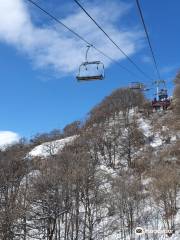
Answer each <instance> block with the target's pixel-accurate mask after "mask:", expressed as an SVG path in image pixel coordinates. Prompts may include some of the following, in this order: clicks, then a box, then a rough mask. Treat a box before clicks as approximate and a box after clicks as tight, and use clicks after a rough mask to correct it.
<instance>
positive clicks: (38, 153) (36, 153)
mask: <svg viewBox="0 0 180 240" xmlns="http://www.w3.org/2000/svg"><path fill="white" fill-rule="evenodd" d="M76 137H77V136H71V137H67V138H64V139H60V140H55V141H51V142H45V143H43V144H41V145H39V146H37V147H35V148H34V149H32V150H31V151H30V153H29V155H30V156H31V157H48V156H50V155H55V154H57V153H58V151H60V150H62V149H63V148H64V146H65V145H66V144H69V143H72V142H73V140H74V139H75V138H76Z"/></svg>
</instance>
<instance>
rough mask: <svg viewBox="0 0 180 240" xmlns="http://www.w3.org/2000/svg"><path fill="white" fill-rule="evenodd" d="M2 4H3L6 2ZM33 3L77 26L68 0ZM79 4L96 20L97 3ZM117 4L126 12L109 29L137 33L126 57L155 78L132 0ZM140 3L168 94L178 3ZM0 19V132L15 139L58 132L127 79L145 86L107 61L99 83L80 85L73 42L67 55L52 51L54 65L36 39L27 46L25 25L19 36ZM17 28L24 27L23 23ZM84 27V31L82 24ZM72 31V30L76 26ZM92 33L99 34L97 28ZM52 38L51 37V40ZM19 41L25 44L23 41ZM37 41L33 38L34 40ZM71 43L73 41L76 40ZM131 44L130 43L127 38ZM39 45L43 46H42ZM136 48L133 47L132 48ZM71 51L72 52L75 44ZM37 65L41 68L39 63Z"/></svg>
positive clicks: (179, 37)
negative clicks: (126, 7) (134, 43)
mask: <svg viewBox="0 0 180 240" xmlns="http://www.w3.org/2000/svg"><path fill="white" fill-rule="evenodd" d="M4 1H5V2H6V1H7V0H4ZM7 2H8V1H7ZM15 2H17V4H19V3H21V4H23V6H24V5H25V6H26V8H25V10H26V14H29V16H31V24H33V26H36V28H37V29H40V28H43V27H44V26H46V25H47V26H48V29H51V25H52V24H53V22H52V21H51V20H49V19H48V18H46V17H45V16H44V15H42V13H40V12H39V11H37V10H35V9H34V8H33V7H31V6H30V5H29V4H27V1H26V0H24V1H23V0H16V1H15ZM36 2H38V3H40V4H41V5H42V6H44V7H45V8H46V9H49V10H50V11H51V12H53V11H54V14H56V16H58V17H59V18H63V19H65V21H66V23H69V24H71V22H73V24H74V21H75V20H77V24H78V21H79V20H78V19H76V18H73V17H72V16H74V15H75V14H77V13H79V11H80V10H79V9H78V7H77V6H76V5H75V4H74V3H73V1H72V0H68V1H67V3H66V5H63V4H64V3H63V2H64V1H62V0H61V1H56V0H52V1H51V4H49V5H46V4H44V5H43V2H44V1H37V0H36ZM81 2H82V3H83V4H84V6H86V7H88V8H89V9H90V10H91V9H92V11H91V13H92V15H93V13H94V16H96V14H95V13H96V12H95V10H96V7H97V8H100V7H101V5H98V4H97V2H98V0H96V1H95V0H93V1H89V3H88V1H81ZM108 2H109V3H110V1H106V8H107V5H108ZM111 2H114V3H115V4H116V3H117V1H116V0H111ZM122 2H124V5H123V7H124V8H125V6H126V5H127V6H128V8H129V10H128V11H127V10H124V11H127V12H126V14H124V15H123V16H122V17H120V20H117V19H118V17H117V19H116V20H115V21H114V22H113V21H112V22H111V26H112V25H113V24H114V25H115V28H116V30H117V29H119V30H120V31H121V30H122V29H123V30H128V31H131V30H132V29H133V30H132V31H134V30H135V29H137V32H140V33H139V35H140V36H139V35H138V40H134V41H136V42H138V43H137V45H135V49H134V50H133V51H134V52H133V53H132V54H131V58H132V59H133V60H134V61H136V62H137V63H138V64H139V66H140V67H141V68H142V69H143V70H144V71H146V72H147V73H148V74H149V75H151V76H153V77H154V78H155V75H154V72H153V66H152V65H151V64H150V63H149V61H150V53H149V49H148V45H147V44H146V42H145V41H144V40H143V39H144V38H143V36H141V35H142V34H143V32H141V30H142V26H141V22H140V19H139V16H138V13H137V9H136V6H135V4H134V3H135V1H132V0H131V1H127V0H122ZM57 3H59V5H60V6H58V5H57ZM101 3H102V11H104V10H106V12H104V14H107V15H108V14H109V18H111V16H112V14H113V13H112V12H108V9H106V8H105V7H104V6H103V1H101ZM0 4H1V3H0ZM141 5H142V8H143V12H144V17H145V20H146V23H147V26H148V29H149V33H150V37H151V40H152V44H153V47H154V51H155V53H156V56H157V61H158V64H159V69H160V71H161V73H162V77H163V78H164V79H166V80H167V82H168V87H169V90H170V94H172V89H173V85H172V80H173V78H174V76H175V73H176V71H177V69H178V67H179V65H180V61H179V53H180V52H179V49H180V46H179V45H180V44H179V43H180V31H179V29H180V16H179V9H180V1H179V0H173V1H172V0H166V1H164V0H152V1H147V0H141ZM7 7H8V6H7ZM113 7H114V6H112V9H113ZM0 8H1V6H0ZM13 9H14V7H13ZM20 9H21V8H20ZM21 10H22V9H21ZM18 11H19V10H18V9H17V13H18ZM66 11H67V13H66ZM116 11H118V9H116ZM119 11H120V7H119ZM22 12H23V10H22ZM22 15H23V14H22ZM84 17H86V16H84ZM71 18H72V19H71ZM74 19H75V20H74ZM0 20H1V22H2V21H4V22H3V26H5V28H6V29H5V30H4V29H2V26H0V53H1V57H0V69H1V94H0V109H1V118H0V131H6V130H8V131H13V132H16V133H18V134H19V135H20V136H25V137H30V136H32V135H34V134H35V133H37V132H47V131H50V130H52V129H54V128H61V129H62V128H63V127H64V126H65V125H66V124H68V123H70V122H72V121H74V120H76V119H83V118H84V117H85V116H86V114H87V113H88V111H89V110H90V109H91V108H92V107H93V106H94V105H95V104H97V103H98V102H100V101H101V100H102V99H103V98H104V97H105V96H107V95H109V94H110V93H111V92H112V91H113V90H114V89H116V88H119V87H122V86H126V85H128V84H129V83H130V82H131V81H143V82H146V83H149V84H151V83H150V82H148V80H147V79H145V78H144V77H143V76H141V74H139V73H138V72H137V74H138V76H139V77H137V78H136V77H134V78H133V77H131V76H130V75H129V74H128V73H126V72H125V71H123V70H121V69H120V68H119V67H118V66H117V65H116V64H109V62H107V63H106V79H105V80H104V81H99V82H91V83H82V84H80V83H78V82H77V81H76V79H75V72H76V70H75V67H74V66H76V64H77V63H74V62H75V60H76V52H75V53H74V52H73V51H74V49H73V47H74V44H73V42H72V43H71V45H70V46H71V47H70V48H67V50H66V53H67V51H68V54H66V53H64V52H62V53H61V49H59V50H58V51H59V55H57V62H58V61H59V63H58V64H57V65H56V63H54V59H53V61H50V60H49V59H51V57H52V55H51V54H49V52H43V54H42V55H41V51H44V49H43V50H42V49H41V50H40V47H38V46H35V45H36V44H35V43H34V42H35V39H36V37H34V38H35V39H33V44H32V46H30V47H29V42H28V41H27V39H26V38H25V39H24V38H23V36H25V35H26V34H27V35H28V34H29V33H26V32H25V27H24V28H23V31H24V32H22V30H19V28H18V24H17V26H16V22H15V23H14V24H15V28H13V27H11V26H10V27H9V23H8V21H7V19H6V18H5V19H0ZM12 21H13V19H12ZM98 21H99V23H101V18H100V19H98ZM104 23H105V20H104ZM23 24H24V26H26V22H25V23H23ZM28 24H29V23H28ZM73 24H72V26H73ZM81 24H82V23H81ZM1 25H2V23H1ZM29 25H30V24H29ZM102 25H103V23H102ZM103 26H104V25H103ZM16 27H17V31H19V33H18V34H19V35H18V36H15V35H16V33H14V32H13V30H14V31H16ZM85 27H87V28H88V25H87V26H85ZM85 27H84V28H85ZM109 27H110V26H108V28H109ZM8 28H10V30H8V31H7V29H8ZM30 28H31V27H29V29H30ZM52 28H53V29H56V30H57V32H58V33H59V32H61V30H62V28H61V27H60V28H58V27H57V26H54V25H53V26H52ZM104 28H105V26H104ZM75 29H76V30H77V31H78V28H77V27H76V26H75ZM29 31H31V30H29ZM33 31H34V30H33ZM54 31H55V30H54ZM62 31H64V30H62ZM107 31H108V29H107ZM84 32H85V30H84ZM84 32H82V34H84ZM23 34H24V35H23ZM92 34H93V33H92ZM97 34H99V32H98V30H97ZM22 35H23V36H22ZM31 35H33V34H31ZM65 35H66V37H67V38H68V37H71V36H70V35H68V36H67V33H65ZM38 36H39V35H38ZM55 37H56V38H57V36H55ZM84 37H85V38H86V37H87V38H88V37H89V35H88V34H87V36H86V35H85V34H84ZM117 37H118V34H117ZM60 38H63V34H61V36H60ZM101 38H102V35H101ZM101 38H100V39H101ZM104 38H105V37H104ZM19 39H21V40H19ZM23 41H25V43H24V42H23ZM37 41H39V40H38V39H37ZM41 41H42V40H41ZM74 41H76V42H78V41H79V40H74ZM131 41H133V40H132V39H131ZM27 42H28V44H27ZM53 44H55V43H53ZM63 44H64V43H63ZM107 44H109V45H111V43H107ZM124 44H125V43H124ZM50 45H51V40H49V42H48V43H47V48H48V49H49V48H50V49H51V46H50ZM127 45H128V44H127ZM44 46H45V47H46V44H45V45H44ZM136 46H137V48H138V49H136ZM65 47H67V46H65ZM75 47H76V50H77V48H78V47H79V46H75ZM126 47H128V46H126ZM83 48H85V46H84V45H83V44H82V46H81V48H80V50H78V51H80V55H81V56H80V57H79V58H80V59H81V57H83V51H84V49H83ZM106 48H107V47H106ZM106 48H105V49H106ZM78 49H79V48H78ZM38 50H39V51H40V53H39V52H38ZM51 50H52V49H51ZM51 50H50V51H51ZM81 50H82V51H81ZM54 51H55V50H54ZM62 51H63V49H62ZM113 51H114V52H113V54H116V51H117V50H116V49H115V50H113ZM129 51H130V50H129ZM37 52H38V53H37ZM52 52H53V51H52ZM52 52H51V53H52ZM71 53H72V57H71ZM110 53H111V52H108V54H109V55H110ZM38 54H39V55H38ZM46 54H47V55H48V54H49V55H48V56H47V59H48V60H47V61H46ZM61 54H62V55H61ZM113 56H115V55H113ZM53 57H54V55H53ZM68 58H69V59H68ZM77 58H78V57H77ZM42 59H43V60H42ZM42 61H43V64H41V62H42ZM48 61H49V62H48ZM63 61H66V62H67V64H66V65H65V66H64V65H63ZM61 62H62V63H61ZM71 63H72V65H73V67H72V69H69V68H71ZM79 63H80V62H79ZM120 63H121V64H123V65H124V66H126V67H128V68H130V69H131V70H132V71H134V72H136V70H135V69H134V68H133V66H131V65H130V64H129V63H128V62H127V60H123V59H120ZM61 67H62V69H61ZM149 96H150V94H149ZM151 96H152V92H151Z"/></svg>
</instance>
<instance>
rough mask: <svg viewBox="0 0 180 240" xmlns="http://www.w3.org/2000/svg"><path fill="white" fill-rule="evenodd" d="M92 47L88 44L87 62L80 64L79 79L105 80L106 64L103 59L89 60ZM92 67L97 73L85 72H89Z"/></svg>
mask: <svg viewBox="0 0 180 240" xmlns="http://www.w3.org/2000/svg"><path fill="white" fill-rule="evenodd" d="M90 47H91V46H87V50H86V59H85V62H83V63H82V64H81V65H80V66H79V73H78V75H77V76H76V78H77V80H78V81H93V80H103V79H104V78H105V70H104V64H103V63H102V62H101V61H88V59H87V56H88V51H89V49H90ZM90 67H91V68H92V69H93V71H96V72H97V74H84V72H88V70H89V68H90Z"/></svg>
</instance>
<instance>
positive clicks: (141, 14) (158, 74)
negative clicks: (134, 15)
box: [136, 0, 161, 80]
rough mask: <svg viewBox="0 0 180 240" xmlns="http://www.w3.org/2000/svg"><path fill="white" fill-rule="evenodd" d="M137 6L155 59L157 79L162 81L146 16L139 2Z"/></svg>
mask: <svg viewBox="0 0 180 240" xmlns="http://www.w3.org/2000/svg"><path fill="white" fill-rule="evenodd" d="M136 4H137V8H138V11H139V14H140V18H141V21H142V25H143V28H144V31H145V34H146V38H147V41H148V45H149V48H150V51H151V55H152V58H153V62H154V66H155V69H156V73H157V77H158V79H159V80H161V75H160V71H159V69H158V64H157V61H156V57H155V53H154V51H153V47H152V44H151V40H150V37H149V33H148V30H147V26H146V23H145V20H144V16H143V12H142V9H141V6H140V3H139V0H136Z"/></svg>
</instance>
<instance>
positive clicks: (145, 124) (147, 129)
mask: <svg viewBox="0 0 180 240" xmlns="http://www.w3.org/2000/svg"><path fill="white" fill-rule="evenodd" d="M138 123H139V128H140V129H141V130H142V131H143V133H144V135H145V136H146V137H150V136H152V135H153V133H152V127H151V124H150V121H149V120H147V119H143V118H139V119H138Z"/></svg>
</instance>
